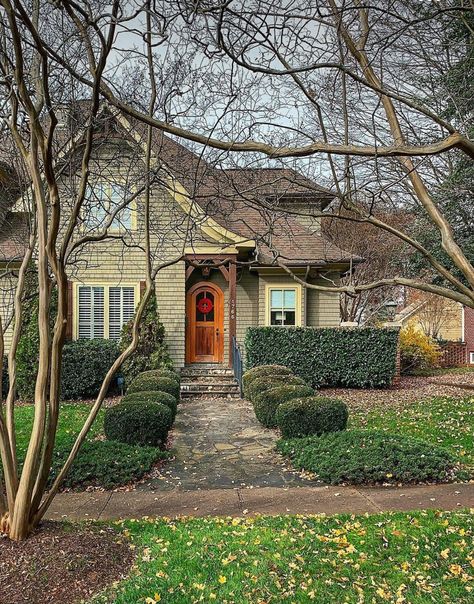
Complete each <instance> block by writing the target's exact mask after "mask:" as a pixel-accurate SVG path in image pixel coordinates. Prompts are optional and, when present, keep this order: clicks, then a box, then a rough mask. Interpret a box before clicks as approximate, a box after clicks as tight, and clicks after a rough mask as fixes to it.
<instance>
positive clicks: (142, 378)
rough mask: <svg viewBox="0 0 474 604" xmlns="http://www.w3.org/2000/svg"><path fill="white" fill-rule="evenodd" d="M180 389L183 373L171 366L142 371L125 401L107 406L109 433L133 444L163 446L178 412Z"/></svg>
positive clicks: (106, 422) (119, 439) (114, 438)
mask: <svg viewBox="0 0 474 604" xmlns="http://www.w3.org/2000/svg"><path fill="white" fill-rule="evenodd" d="M179 391H180V381H179V376H178V374H177V373H175V372H174V371H172V370H170V369H157V370H151V371H145V372H143V373H141V374H139V375H138V376H137V377H136V378H135V379H134V380H133V382H132V383H131V384H130V386H129V388H128V391H127V394H126V395H125V396H124V398H123V399H122V401H121V402H120V403H119V404H118V405H116V406H115V407H110V408H109V409H107V411H106V413H105V417H104V432H105V435H106V437H107V438H108V439H109V440H116V441H119V442H123V443H127V444H130V445H142V446H154V447H158V446H161V447H163V446H164V444H165V442H166V439H167V437H168V432H169V430H170V428H171V426H172V425H173V422H174V419H175V416H176V410H177V405H178V400H179Z"/></svg>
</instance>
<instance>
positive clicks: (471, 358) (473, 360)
mask: <svg viewBox="0 0 474 604" xmlns="http://www.w3.org/2000/svg"><path fill="white" fill-rule="evenodd" d="M469 363H470V364H471V365H474V350H471V351H470V352H469Z"/></svg>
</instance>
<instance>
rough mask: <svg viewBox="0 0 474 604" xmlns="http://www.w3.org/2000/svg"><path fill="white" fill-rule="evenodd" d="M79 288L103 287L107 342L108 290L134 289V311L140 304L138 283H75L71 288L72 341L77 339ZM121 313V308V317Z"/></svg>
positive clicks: (107, 336)
mask: <svg viewBox="0 0 474 604" xmlns="http://www.w3.org/2000/svg"><path fill="white" fill-rule="evenodd" d="M80 287H103V288H104V339H105V340H109V339H110V337H109V334H110V317H109V309H110V289H111V288H115V287H120V288H122V287H131V288H133V289H134V309H135V310H136V308H137V306H138V303H139V302H140V283H139V282H138V283H136V282H135V283H133V282H120V283H112V282H104V281H91V280H88V281H84V282H83V283H82V282H75V283H74V286H73V294H74V296H73V297H74V312H73V332H72V337H73V339H74V340H78V339H79V288H80ZM122 313H123V309H122V308H121V315H122Z"/></svg>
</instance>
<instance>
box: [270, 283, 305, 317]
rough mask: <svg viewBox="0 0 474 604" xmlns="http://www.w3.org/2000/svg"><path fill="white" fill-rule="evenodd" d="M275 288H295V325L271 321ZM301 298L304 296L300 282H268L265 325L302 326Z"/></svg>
mask: <svg viewBox="0 0 474 604" xmlns="http://www.w3.org/2000/svg"><path fill="white" fill-rule="evenodd" d="M274 289H281V290H293V291H294V292H295V294H296V296H295V298H296V301H295V306H296V308H295V325H294V326H293V325H271V321H270V312H271V311H270V301H271V292H272V290H274ZM301 298H302V287H301V285H300V284H299V283H294V284H291V285H286V284H282V283H278V282H272V283H266V284H265V326H266V327H301V325H302V318H301Z"/></svg>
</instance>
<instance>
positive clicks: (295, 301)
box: [267, 286, 301, 327]
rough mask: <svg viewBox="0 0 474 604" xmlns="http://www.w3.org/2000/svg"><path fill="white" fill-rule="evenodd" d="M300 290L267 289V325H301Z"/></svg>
mask: <svg viewBox="0 0 474 604" xmlns="http://www.w3.org/2000/svg"><path fill="white" fill-rule="evenodd" d="M299 301H300V290H299V288H297V287H273V286H271V287H268V288H267V325H279V326H282V327H285V326H291V325H299V324H300V323H301V318H300V302H299Z"/></svg>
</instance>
